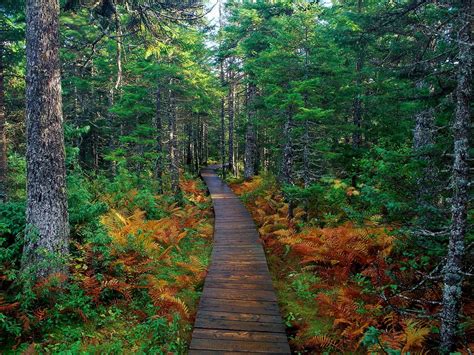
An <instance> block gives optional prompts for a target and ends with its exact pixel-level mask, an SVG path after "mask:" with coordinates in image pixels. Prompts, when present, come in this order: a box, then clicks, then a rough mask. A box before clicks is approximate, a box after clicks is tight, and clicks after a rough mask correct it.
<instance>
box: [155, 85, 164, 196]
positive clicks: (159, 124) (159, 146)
mask: <svg viewBox="0 0 474 355" xmlns="http://www.w3.org/2000/svg"><path fill="white" fill-rule="evenodd" d="M162 106H163V104H162V94H161V87H160V84H158V86H157V88H156V113H155V129H156V137H155V139H156V162H155V178H156V181H157V183H158V193H159V194H162V193H163V170H164V169H163V166H164V164H163V159H164V156H163V120H162V115H163V107H162Z"/></svg>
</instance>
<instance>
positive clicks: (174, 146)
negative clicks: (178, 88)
mask: <svg viewBox="0 0 474 355" xmlns="http://www.w3.org/2000/svg"><path fill="white" fill-rule="evenodd" d="M171 84H172V81H171ZM168 95H169V99H168V104H169V107H168V131H169V155H170V165H169V169H170V178H171V192H172V193H173V195H174V196H175V198H176V199H177V200H180V199H181V189H180V187H179V150H178V133H177V128H176V100H175V97H174V92H173V91H172V89H169V91H168Z"/></svg>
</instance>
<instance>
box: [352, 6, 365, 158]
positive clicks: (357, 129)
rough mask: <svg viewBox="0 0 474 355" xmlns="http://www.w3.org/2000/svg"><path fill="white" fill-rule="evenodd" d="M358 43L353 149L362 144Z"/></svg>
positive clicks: (361, 56) (361, 63) (361, 59)
mask: <svg viewBox="0 0 474 355" xmlns="http://www.w3.org/2000/svg"><path fill="white" fill-rule="evenodd" d="M357 12H358V13H359V14H360V13H362V0H358V1H357ZM358 42H359V43H358V44H359V48H358V49H357V59H356V65H355V75H356V83H355V85H356V88H357V93H356V95H355V97H354V101H353V104H352V121H353V124H354V131H353V133H352V146H353V147H354V148H356V149H357V148H359V147H360V146H361V144H362V133H361V127H362V100H361V90H362V88H361V86H362V85H361V84H362V78H361V71H362V68H363V66H364V52H363V48H361V43H360V41H358Z"/></svg>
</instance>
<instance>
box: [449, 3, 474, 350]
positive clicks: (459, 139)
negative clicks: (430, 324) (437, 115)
mask: <svg viewBox="0 0 474 355" xmlns="http://www.w3.org/2000/svg"><path fill="white" fill-rule="evenodd" d="M462 5H463V6H462V8H461V9H460V13H459V17H460V21H459V23H460V27H461V28H460V29H459V31H458V36H457V42H458V46H459V55H458V62H459V64H458V81H457V90H456V96H457V98H456V112H455V116H454V124H453V131H454V161H453V176H452V186H453V189H454V191H453V197H452V205H451V206H452V207H451V211H452V215H451V218H452V220H451V223H452V224H451V235H450V238H449V247H448V255H447V260H446V265H445V267H444V287H443V310H442V313H441V349H442V351H443V352H446V353H447V352H450V351H453V350H455V341H456V330H457V326H458V322H459V310H460V304H461V296H462V283H463V280H464V275H463V270H462V268H463V257H464V252H465V250H464V239H465V236H466V233H467V226H468V222H467V210H468V203H469V165H468V159H469V140H468V139H469V131H470V129H471V112H470V100H471V80H472V50H471V48H472V42H471V14H472V12H471V0H464V1H462Z"/></svg>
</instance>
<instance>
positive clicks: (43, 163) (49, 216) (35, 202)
mask: <svg viewBox="0 0 474 355" xmlns="http://www.w3.org/2000/svg"><path fill="white" fill-rule="evenodd" d="M26 25H27V26H26V59H27V74H26V123H27V154H26V158H27V208H26V223H27V229H26V240H25V247H24V251H23V267H24V269H25V270H27V269H29V270H31V271H32V272H33V273H34V274H35V275H36V276H37V277H47V276H49V275H51V274H53V273H57V272H61V273H66V272H67V264H66V258H67V255H68V250H69V222H68V210H67V194H66V166H65V148H64V132H63V115H62V99H61V75H60V63H59V32H58V30H59V2H58V0H27V1H26Z"/></svg>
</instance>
